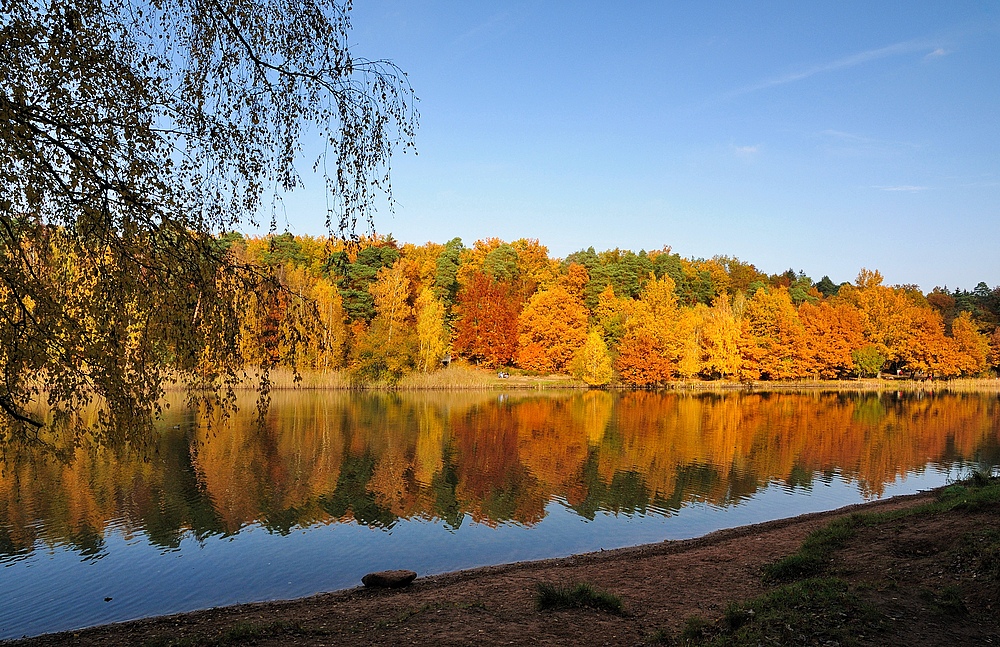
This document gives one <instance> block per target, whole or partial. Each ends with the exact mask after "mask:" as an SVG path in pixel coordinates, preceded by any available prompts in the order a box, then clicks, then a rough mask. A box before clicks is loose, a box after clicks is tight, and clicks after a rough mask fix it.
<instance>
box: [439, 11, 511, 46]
mask: <svg viewBox="0 0 1000 647" xmlns="http://www.w3.org/2000/svg"><path fill="white" fill-rule="evenodd" d="M509 15H510V14H509V13H508V12H506V11H502V12H499V13H495V14H493V15H492V16H490V17H489V18H488V19H487V20H485V21H484V22H481V23H479V24H478V25H476V26H474V27H472V28H471V29H468V30H466V31H465V32H463V33H461V34H459V35H458V36H456V37H455V38H454V39H453V40H452V45H454V46H456V47H458V48H460V49H478V48H479V47H482V46H483V45H484V44H485V43H486V42H487V41H488V40H490V39H491V38H493V37H495V36H496V35H497V34H498V33H499V32H500V31H501V30H502V29H503V28H504V24H505V23H506V22H507V18H508V17H509Z"/></svg>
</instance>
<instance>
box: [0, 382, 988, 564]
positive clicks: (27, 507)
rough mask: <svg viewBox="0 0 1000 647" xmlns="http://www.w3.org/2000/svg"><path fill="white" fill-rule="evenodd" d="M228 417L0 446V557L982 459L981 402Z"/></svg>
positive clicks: (874, 488) (640, 506)
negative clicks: (134, 432) (143, 441)
mask: <svg viewBox="0 0 1000 647" xmlns="http://www.w3.org/2000/svg"><path fill="white" fill-rule="evenodd" d="M242 405H243V406H242V409H241V412H240V413H238V414H236V415H235V416H233V417H231V418H229V419H228V420H222V419H220V418H218V417H215V418H212V419H208V418H207V417H206V416H204V415H198V413H197V412H194V411H190V410H183V408H182V407H180V406H179V403H175V404H174V406H173V407H172V408H171V409H170V410H169V411H170V412H172V413H168V415H167V416H166V418H165V419H164V420H163V422H162V425H161V427H160V433H159V436H158V437H157V438H156V439H155V442H153V443H152V445H151V447H150V448H148V451H147V452H146V453H145V455H144V456H143V457H142V458H139V457H137V456H135V455H134V454H131V453H129V452H127V451H122V450H121V449H112V448H109V447H106V446H98V445H91V444H87V443H81V444H79V445H78V446H72V447H66V448H63V450H62V451H60V452H58V453H52V452H49V453H39V452H32V451H29V450H26V449H21V450H15V449H13V448H10V449H9V450H8V451H7V453H6V454H5V456H4V458H3V461H2V463H0V560H2V561H5V562H11V561H15V560H19V559H23V558H24V557H25V556H26V555H29V554H31V553H32V551H34V550H38V549H39V548H41V547H43V546H48V547H55V546H69V547H72V549H73V550H74V551H75V552H76V553H77V554H78V555H79V557H80V559H82V560H98V559H101V557H102V556H103V555H104V553H105V550H106V548H105V545H104V542H105V539H104V538H105V536H106V534H107V532H108V530H109V528H110V527H114V528H115V529H116V531H117V532H119V533H121V534H122V536H123V537H124V539H125V540H126V541H129V540H130V539H131V538H132V537H133V536H137V535H139V534H143V535H145V536H146V537H147V538H148V541H149V542H151V543H152V544H153V545H155V546H158V547H160V548H161V549H163V550H172V549H176V548H177V547H178V546H179V545H180V543H181V541H182V539H184V538H186V537H194V538H196V539H197V540H199V541H201V540H204V539H205V538H207V537H209V536H212V535H229V534H234V533H238V532H239V531H240V529H241V528H243V527H245V526H247V525H248V524H259V525H261V526H263V527H264V528H266V529H267V530H269V531H270V532H272V533H279V534H284V533H289V532H291V531H293V530H295V529H297V528H305V527H309V526H313V525H315V524H331V523H354V524H362V525H366V526H370V527H374V528H382V529H388V528H392V527H393V526H394V524H396V523H397V522H398V521H399V520H401V519H424V520H431V521H434V522H438V523H441V524H443V525H445V526H446V527H448V528H451V529H453V530H454V529H457V528H459V527H461V526H462V524H463V523H466V522H467V521H466V520H472V521H475V522H478V523H481V524H486V525H496V524H509V523H513V524H520V525H522V526H527V527H530V526H533V525H534V524H537V523H538V522H540V521H541V520H542V519H543V518H544V517H545V515H546V509H547V508H546V506H547V505H548V504H549V502H550V501H552V500H556V499H557V500H560V501H563V502H565V505H566V506H568V507H569V508H570V509H571V510H573V511H574V512H575V514H577V515H579V516H581V517H584V518H587V519H593V518H594V517H595V515H597V514H598V513H599V512H601V511H606V512H611V513H615V514H622V515H645V514H651V513H655V514H671V513H672V511H675V510H678V509H680V508H681V507H682V506H684V505H686V504H688V503H690V502H704V503H709V504H712V505H715V506H728V505H731V504H733V503H735V502H738V501H740V500H742V499H745V498H747V497H750V496H752V495H754V494H755V493H757V492H759V491H760V490H761V489H762V488H764V487H766V486H768V485H769V484H771V483H774V482H781V483H784V484H785V485H786V487H788V488H792V489H809V488H810V487H811V486H812V483H813V480H814V479H817V478H824V475H825V477H827V478H828V477H829V476H830V475H832V474H839V475H840V476H841V477H843V478H847V479H850V480H852V481H854V482H856V483H857V484H858V487H859V488H860V489H861V490H862V492H863V493H864V494H865V496H867V497H876V496H879V495H881V493H882V492H883V488H884V487H885V485H886V484H887V483H892V482H894V481H895V480H896V479H897V478H898V477H900V476H901V475H904V474H906V473H910V472H912V471H914V470H920V469H922V468H923V467H924V466H926V465H927V464H929V463H931V464H935V463H936V464H940V465H950V464H952V463H954V462H956V461H962V460H985V461H987V462H991V463H993V464H996V463H998V462H1000V411H998V408H1000V405H998V400H997V398H996V396H985V395H939V396H934V397H928V396H923V397H917V396H915V395H913V396H910V395H895V394H892V395H890V394H882V395H877V394H866V395H848V394H829V393H817V394H809V395H797V394H729V395H724V396H718V395H702V396H694V395H683V394H676V393H652V392H637V393H624V394H615V393H607V392H600V391H589V392H577V393H572V394H556V395H552V394H545V395H534V394H533V395H501V396H498V395H497V394H491V393H415V394H370V393H369V394H351V393H330V392H278V393H275V394H274V397H273V403H272V406H271V409H270V410H269V412H268V414H267V416H266V418H265V419H264V420H263V421H260V420H258V419H257V418H256V415H255V410H254V407H253V403H252V400H250V399H248V400H247V401H246V402H243V403H242Z"/></svg>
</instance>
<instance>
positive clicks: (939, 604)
mask: <svg viewBox="0 0 1000 647" xmlns="http://www.w3.org/2000/svg"><path fill="white" fill-rule="evenodd" d="M920 597H922V598H923V599H924V600H926V601H928V602H930V603H931V604H932V605H933V606H934V611H935V612H936V613H938V614H940V615H944V616H964V615H965V614H967V613H968V612H969V610H968V609H967V608H966V607H965V600H963V599H962V590H961V589H960V588H959V587H957V586H946V587H944V588H943V589H941V590H940V591H937V592H936V591H930V590H927V589H924V590H923V591H921V592H920Z"/></svg>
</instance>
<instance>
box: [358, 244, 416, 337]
mask: <svg viewBox="0 0 1000 647" xmlns="http://www.w3.org/2000/svg"><path fill="white" fill-rule="evenodd" d="M368 292H369V293H371V295H372V299H374V300H375V314H376V318H378V319H381V320H382V322H383V323H384V324H385V327H386V331H387V332H386V343H387V344H389V345H392V333H393V331H398V330H399V329H400V328H401V327H402V325H403V322H405V321H406V319H407V317H409V316H410V315H411V314H412V313H413V308H411V307H410V305H409V304H408V303H407V299H408V298H409V296H410V279H408V278H407V277H406V267H405V264H404V263H402V262H400V261H396V263H395V264H394V265H393V266H392V267H383V268H382V269H380V270H379V271H378V274H377V276H376V279H375V282H374V283H372V284H371V285H370V286H369V287H368Z"/></svg>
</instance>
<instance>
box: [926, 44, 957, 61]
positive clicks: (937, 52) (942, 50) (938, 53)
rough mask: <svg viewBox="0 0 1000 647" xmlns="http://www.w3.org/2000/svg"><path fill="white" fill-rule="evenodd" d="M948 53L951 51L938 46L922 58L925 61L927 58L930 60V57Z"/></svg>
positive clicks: (938, 56)
mask: <svg viewBox="0 0 1000 647" xmlns="http://www.w3.org/2000/svg"><path fill="white" fill-rule="evenodd" d="M948 54H951V52H949V51H948V50H946V49H943V48H941V47H938V48H937V49H935V50H934V51H933V52H931V53H930V54H928V55H927V56H925V57H924V60H925V61H927V60H930V59H932V58H940V57H942V56H947V55H948Z"/></svg>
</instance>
